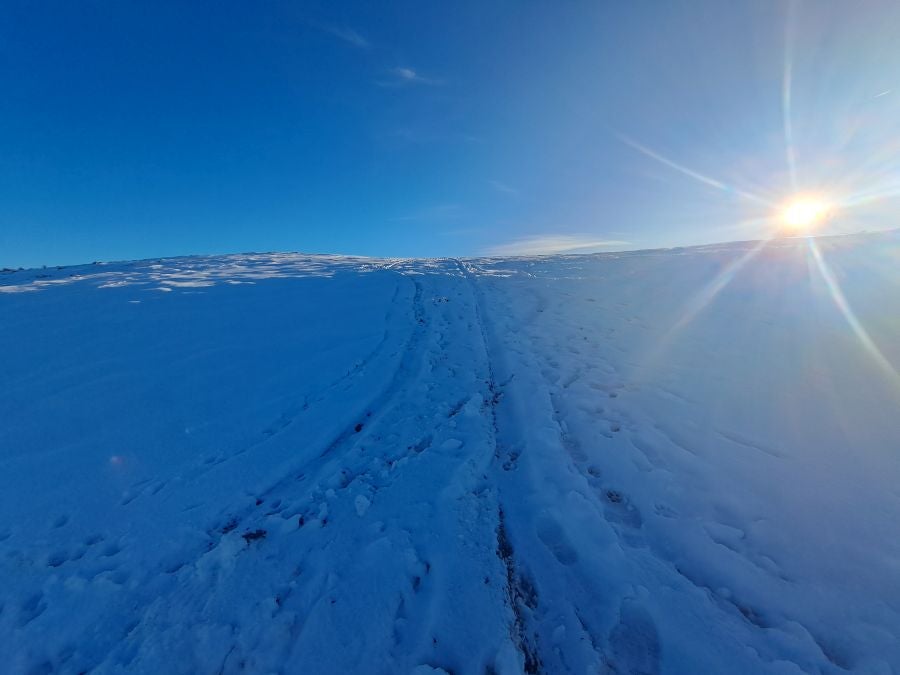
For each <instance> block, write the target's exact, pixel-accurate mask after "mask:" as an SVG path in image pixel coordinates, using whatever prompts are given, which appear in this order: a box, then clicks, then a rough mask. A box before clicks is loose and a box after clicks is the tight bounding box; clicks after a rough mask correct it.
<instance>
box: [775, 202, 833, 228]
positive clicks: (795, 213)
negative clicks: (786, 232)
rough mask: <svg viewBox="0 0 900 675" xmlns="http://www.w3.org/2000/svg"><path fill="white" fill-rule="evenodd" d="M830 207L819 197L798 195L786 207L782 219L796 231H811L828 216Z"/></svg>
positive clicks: (788, 226)
mask: <svg viewBox="0 0 900 675" xmlns="http://www.w3.org/2000/svg"><path fill="white" fill-rule="evenodd" d="M829 211H830V207H829V206H828V204H827V203H826V202H825V201H824V200H822V199H819V198H817V197H798V198H796V199H794V200H793V201H792V202H791V203H790V204H788V205H787V207H785V209H784V211H782V213H781V220H782V222H783V223H784V224H785V226H786V227H787V228H788V229H790V230H792V231H794V232H798V233H799V232H810V231H812V230H814V229H815V228H817V227H818V226H819V225H821V224H822V222H823V221H824V220H825V218H826V217H827V216H828V212H829Z"/></svg>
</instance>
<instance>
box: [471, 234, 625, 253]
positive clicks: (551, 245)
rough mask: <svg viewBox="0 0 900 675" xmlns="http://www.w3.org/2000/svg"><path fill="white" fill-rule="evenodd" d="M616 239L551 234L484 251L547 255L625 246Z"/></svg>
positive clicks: (524, 238) (590, 251) (519, 240)
mask: <svg viewBox="0 0 900 675" xmlns="http://www.w3.org/2000/svg"><path fill="white" fill-rule="evenodd" d="M628 244H629V242H627V241H621V240H618V239H597V238H594V237H589V236H586V235H571V234H551V235H535V236H532V237H523V238H521V239H516V240H515V241H511V242H509V243H508V244H500V245H498V246H492V247H490V248H488V249H486V250H485V251H484V253H485V255H489V256H506V255H549V254H552V253H593V252H596V251H602V250H608V249H611V248H620V247H622V246H627V245H628Z"/></svg>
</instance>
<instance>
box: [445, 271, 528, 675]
mask: <svg viewBox="0 0 900 675" xmlns="http://www.w3.org/2000/svg"><path fill="white" fill-rule="evenodd" d="M455 262H456V264H457V266H458V267H459V270H460V272H461V273H462V275H463V276H464V277H465V279H466V281H467V282H468V284H469V287H470V289H471V293H472V300H473V309H474V312H475V320H476V323H477V325H478V330H479V332H480V334H481V340H482V342H483V345H484V353H485V356H486V358H487V369H488V382H487V386H488V393H489V394H490V398H489V400H488V408H489V412H490V418H491V430H492V439H491V440H492V442H493V444H494V472H495V473H497V472H499V471H502V472H508V471H510V470H511V469H513V468H515V462H516V460H517V459H518V455H515V454H514V452H509V453H508V454H507V455H506V458H505V460H504V461H503V462H502V464H501V459H502V451H501V443H500V440H499V439H500V428H499V423H498V420H497V405H498V404H499V402H500V399H501V397H502V396H503V391H502V387H501V386H498V384H497V380H496V377H495V373H494V366H493V360H492V358H491V347H490V340H489V338H488V331H487V327H486V326H485V323H484V319H483V316H482V313H483V308H482V307H483V303H482V302H481V298H480V294H481V290H480V289H479V288H478V286H477V282H476V281H475V280H474V278H473V276H474V275H473V274H472V270H471V269H469V267H468V266H467V265H466V264H465V263H463V262H461V261H459V260H456V261H455ZM507 383H508V381H507ZM498 465H499V468H498ZM495 481H496V476H495ZM497 503H498V510H497V557H498V558H500V561H501V562H502V563H503V567H504V569H505V570H506V589H505V590H506V600H507V603H508V604H509V607H510V609H511V610H512V613H513V624H512V626H510V637H511V638H512V640H513V643H514V644H515V646H516V649H517V650H518V651H519V654H520V656H521V659H522V668H523V669H524V672H526V673H530V674H533V673H540V672H541V667H542V662H541V658H540V647H539V644H538V640H537V632H536V631H534V630H533V629H532V626H531V625H530V621H529V618H528V614H529V613H530V612H532V611H534V610H536V609H537V606H538V596H537V591H536V589H535V587H534V585H533V584H532V583H531V582H530V581H529V580H528V578H527V577H526V576H524V575H523V574H522V572H521V570H520V568H519V565H518V563H517V561H516V554H515V551H514V549H513V546H512V544H511V542H510V540H509V535H508V532H507V527H506V516H505V513H504V509H503V500H502V494H501V493H500V490H499V489H498V490H497Z"/></svg>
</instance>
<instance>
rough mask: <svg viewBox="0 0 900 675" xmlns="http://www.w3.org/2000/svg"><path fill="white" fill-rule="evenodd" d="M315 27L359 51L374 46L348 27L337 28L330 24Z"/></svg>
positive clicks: (317, 24) (319, 24)
mask: <svg viewBox="0 0 900 675" xmlns="http://www.w3.org/2000/svg"><path fill="white" fill-rule="evenodd" d="M314 25H315V26H316V28H318V29H319V30H320V31H322V32H323V33H328V34H329V35H331V36H332V37H336V38H337V39H338V40H341V41H342V42H345V43H346V44H348V45H350V46H352V47H356V48H357V49H369V48H370V47H371V46H372V43H371V42H369V41H368V40H367V39H366V38H364V37H363V36H362V35H360V34H359V33H357V32H356V31H355V30H353V29H352V28H348V27H347V26H336V25H334V24H328V23H316V24H314Z"/></svg>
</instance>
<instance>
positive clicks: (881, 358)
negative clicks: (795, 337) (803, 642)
mask: <svg viewBox="0 0 900 675" xmlns="http://www.w3.org/2000/svg"><path fill="white" fill-rule="evenodd" d="M808 241H809V249H810V251H811V252H812V256H813V260H815V262H816V269H818V271H819V274H820V275H822V280H823V281H824V282H825V285H826V286H827V288H828V292H829V294H830V295H831V299H832V300H833V301H834V304H835V305H836V306H837V308H838V309H839V310H840V311H841V314H843V315H844V319H846V321H847V323H848V324H849V325H850V328H851V330H853V333H854V334H855V335H856V337H857V338H858V339H859V341H860V343H861V344H862V346H863V347H864V348H865V350H866V351H867V352H868V353H869V355H870V356H871V357H872V359H873V360H874V361H875V363H876V364H877V365H878V367H879V369H880V370H881V371H882V372H883V373H884V374H885V375H886V376H887V378H888V380H890V382H891V384H892V385H893V386H894V388H895V389H896V390H897V393H898V394H900V373H898V372H897V370H896V369H895V368H894V366H893V364H892V363H891V362H890V361H889V360H888V358H887V357H886V356H885V355H884V353H882V351H881V350H880V349H879V348H878V345H877V344H875V341H874V340H873V339H872V338H871V336H870V335H869V333H868V331H866V329H865V326H863V325H862V323H861V322H860V320H859V319H858V318H857V316H856V314H855V313H854V311H853V308H852V307H850V303H849V302H847V298H846V296H845V295H844V292H843V291H842V290H841V287H840V284H838V281H837V279H836V278H835V276H834V274H832V272H831V268H829V267H828V264H827V263H826V262H825V259H824V258H823V257H822V252H821V250H819V246H818V245H817V244H816V240H815V239H813V238H810V239H809V240H808Z"/></svg>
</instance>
